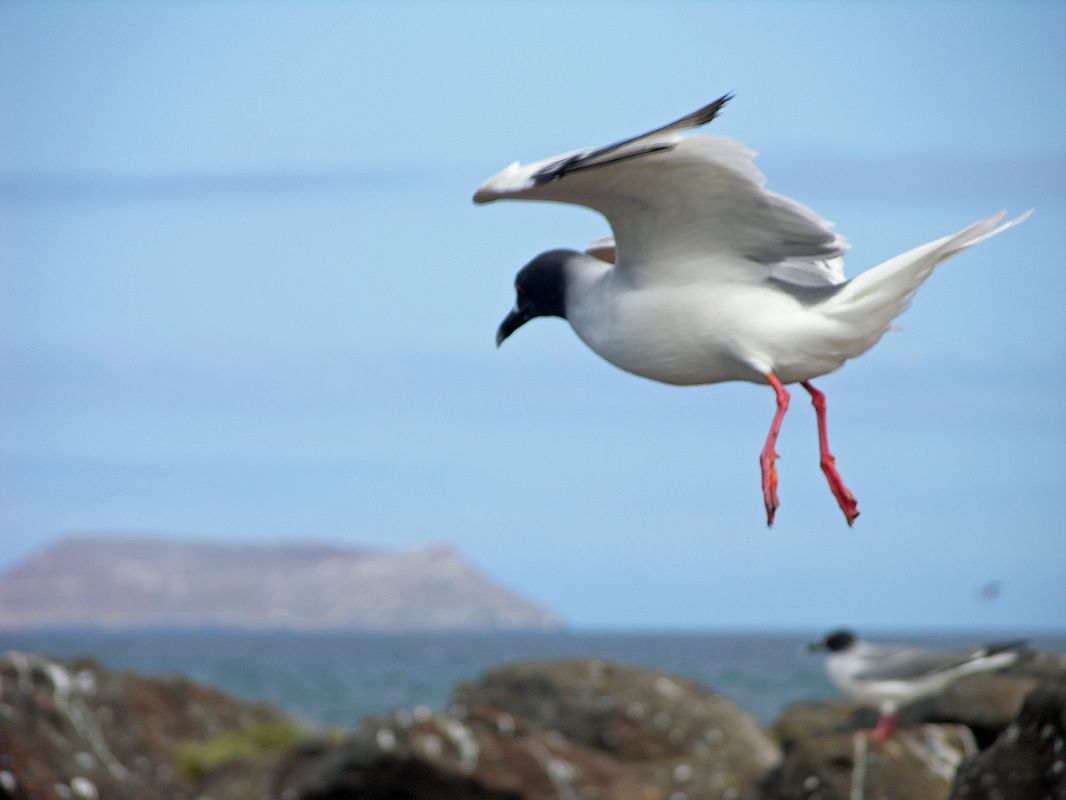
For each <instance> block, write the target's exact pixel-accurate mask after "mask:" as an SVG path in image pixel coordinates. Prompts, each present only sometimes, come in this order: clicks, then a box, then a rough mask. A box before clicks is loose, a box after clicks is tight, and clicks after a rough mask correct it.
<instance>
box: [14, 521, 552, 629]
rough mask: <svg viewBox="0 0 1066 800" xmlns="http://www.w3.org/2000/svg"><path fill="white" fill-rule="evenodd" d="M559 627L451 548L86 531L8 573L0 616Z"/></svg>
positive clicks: (93, 622)
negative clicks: (228, 541)
mask: <svg viewBox="0 0 1066 800" xmlns="http://www.w3.org/2000/svg"><path fill="white" fill-rule="evenodd" d="M59 626H70V627H75V626H92V627H109V628H135V627H166V626H180V627H235V628H295V629H307V630H311V629H317V630H327V629H349V630H375V631H400V630H495V629H522V630H530V629H544V630H548V629H554V628H558V627H560V626H561V621H560V620H559V618H558V617H556V616H554V615H552V614H550V613H548V612H546V611H544V610H543V609H540V608H538V607H536V606H535V605H533V604H532V603H530V602H528V601H527V600H523V599H522V598H520V597H518V596H516V595H515V594H513V593H511V592H509V591H507V590H506V589H504V588H503V587H501V586H499V585H497V584H495V583H493V582H492V581H490V580H489V579H487V578H486V577H484V576H483V575H481V574H479V573H478V572H477V571H475V570H474V569H473V568H472V567H471V566H470V565H469V564H467V563H465V562H464V561H463V560H462V559H461V558H460V557H459V556H458V555H457V554H456V553H455V552H453V551H452V550H450V549H448V548H444V547H435V548H426V549H421V550H414V551H410V552H403V553H391V552H377V551H370V550H361V549H353V548H345V547H336V546H328V545H302V544H293V545H219V544H205V543H198V542H187V541H178V540H167V539H153V538H146V537H111V536H106V537H105V536H91V537H90V536H84V537H75V538H69V539H64V540H61V541H59V542H58V543H57V544H55V545H54V546H52V547H50V548H49V549H47V550H45V551H44V552H42V553H40V554H39V555H37V556H34V557H31V558H29V559H28V560H26V561H25V562H23V563H22V564H20V565H18V566H16V567H15V568H14V569H12V570H10V571H9V572H8V573H7V574H5V575H3V576H0V627H2V628H29V627H59Z"/></svg>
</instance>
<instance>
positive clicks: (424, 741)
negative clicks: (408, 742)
mask: <svg viewBox="0 0 1066 800" xmlns="http://www.w3.org/2000/svg"><path fill="white" fill-rule="evenodd" d="M419 741H420V743H421V745H422V755H424V756H425V757H426V758H428V759H430V760H435V759H438V758H440V754H441V753H443V752H444V743H443V742H442V741H441V739H440V737H439V736H437V735H436V734H433V733H428V734H426V735H425V736H423V737H422V738H421V739H420V740H419Z"/></svg>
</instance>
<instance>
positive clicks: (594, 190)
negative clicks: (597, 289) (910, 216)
mask: <svg viewBox="0 0 1066 800" xmlns="http://www.w3.org/2000/svg"><path fill="white" fill-rule="evenodd" d="M727 100H728V96H726V97H723V98H720V99H719V100H716V101H715V102H714V103H711V104H709V105H707V106H704V108H702V109H700V110H699V111H696V112H694V113H693V114H690V115H688V116H686V117H682V118H681V119H680V120H677V121H676V122H673V123H671V124H669V125H666V126H663V127H662V128H657V129H655V130H654V131H651V132H650V133H646V134H642V135H641V136H637V137H633V138H631V139H625V140H622V141H620V142H617V143H615V144H611V145H607V146H606V147H596V148H587V149H584V150H577V151H574V152H572V153H567V154H564V155H562V156H555V157H553V158H548V159H544V160H543V161H539V162H535V163H532V164H527V165H522V164H519V163H517V162H516V163H514V164H512V165H511V166H509V167H507V169H505V170H503V171H502V172H501V173H499V174H498V175H496V176H494V177H492V178H490V179H489V180H487V181H486V182H485V183H484V184H482V185H481V187H480V188H479V189H478V191H477V193H476V194H475V195H474V200H475V202H479V203H488V202H491V201H493V200H501V199H516V200H549V201H556V202H562V203H573V204H576V205H583V206H586V207H588V208H592V209H595V210H596V211H599V212H600V213H602V214H603V215H604V216H605V217H607V221H608V222H609V223H610V225H611V229H612V231H613V234H614V240H615V243H616V248H617V256H618V259H617V265H618V266H617V268H619V269H625V270H630V271H634V272H636V273H639V275H640V277H641V278H642V279H645V280H649V281H656V280H667V281H669V280H676V279H682V280H683V279H686V278H687V277H690V276H691V277H698V278H700V279H703V280H706V279H707V277H708V273H709V272H710V273H712V274H714V275H718V276H720V277H722V278H723V279H741V280H761V279H765V278H769V277H771V276H772V275H773V268H774V266H775V265H785V266H784V267H783V269H784V272H785V273H791V274H795V273H796V272H797V270H798V271H799V272H801V273H804V274H803V275H802V276H801V277H809V278H810V281H809V283H810V284H813V285H824V284H826V283H835V282H839V281H840V280H842V278H843V275H842V270H841V269H840V266H839V262H836V261H832V260H833V259H837V258H838V257H840V256H841V255H843V253H844V252H845V250H846V249H847V246H848V245H847V241H846V240H845V239H844V238H843V237H841V236H838V235H836V234H835V233H833V231H832V230H831V225H830V223H828V222H826V221H825V220H823V219H822V218H821V217H819V216H818V215H817V214H815V213H814V212H813V211H811V210H810V209H808V208H805V207H804V206H802V205H800V204H799V203H797V202H795V201H794V200H790V199H788V198H787V197H782V196H781V195H778V194H774V193H773V192H769V191H766V189H764V188H763V184H764V183H765V182H766V179H765V178H764V177H763V175H762V173H761V172H759V170H758V169H757V168H756V167H755V164H754V160H753V159H754V156H755V154H754V153H753V152H752V151H750V150H748V149H747V148H746V147H744V146H743V145H742V144H739V143H737V142H734V141H731V140H729V139H724V138H720V137H713V136H689V137H682V136H680V135H679V132H680V131H683V130H685V129H688V128H691V127H695V126H697V125H702V124H704V123H705V122H709V121H710V120H711V119H713V118H714V116H715V114H717V112H718V111H719V109H720V108H721V106H722V105H723V104H724V103H725V102H726V101H727ZM804 262H812V264H813V262H821V263H819V264H814V265H813V266H812V267H811V268H810V269H809V270H806V269H805V268H804V267H803V266H801V265H802V264H803V263H804ZM826 262H831V265H828V264H827V263H826ZM807 273H809V275H808V274H807ZM781 279H782V280H788V276H787V274H786V275H782V276H781Z"/></svg>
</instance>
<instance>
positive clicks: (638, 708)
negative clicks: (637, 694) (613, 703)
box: [626, 703, 645, 719]
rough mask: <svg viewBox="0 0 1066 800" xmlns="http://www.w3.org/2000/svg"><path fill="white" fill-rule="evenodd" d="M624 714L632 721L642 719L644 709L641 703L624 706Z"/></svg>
mask: <svg viewBox="0 0 1066 800" xmlns="http://www.w3.org/2000/svg"><path fill="white" fill-rule="evenodd" d="M626 713H627V714H628V715H629V716H631V717H632V718H633V719H644V714H645V709H644V704H643V703H630V704H629V705H628V706H626Z"/></svg>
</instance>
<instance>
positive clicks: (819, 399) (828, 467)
mask: <svg viewBox="0 0 1066 800" xmlns="http://www.w3.org/2000/svg"><path fill="white" fill-rule="evenodd" d="M801 385H802V386H803V388H804V389H806V390H807V391H808V392H810V395H811V405H813V406H814V413H815V415H816V416H817V417H818V450H819V452H820V453H821V456H822V472H824V473H825V477H826V479H827V480H828V481H829V488H830V489H831V490H832V492H833V497H835V498H836V499H837V505H839V506H840V510H841V511H843V512H844V516H845V517H847V519H848V525H849V526H850V525H853V524H854V523H855V518H856V517H858V516H859V504H858V503H857V502H856V500H855V497H854V496H853V495H852V493H851V492H850V491H848V487H847V486H845V485H844V479H843V478H841V477H840V473H839V472H837V467H836V459H835V458H833V454H832V453H830V452H829V434H828V433H827V432H826V426H825V395H824V394H822V393H821V392H820V391H818V390H817V389H815V388H814V387H813V386H811V384H810V382H809V381H803V383H802V384H801Z"/></svg>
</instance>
